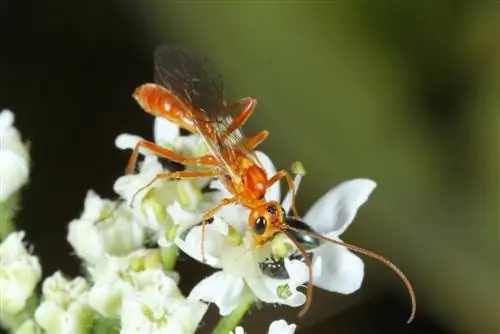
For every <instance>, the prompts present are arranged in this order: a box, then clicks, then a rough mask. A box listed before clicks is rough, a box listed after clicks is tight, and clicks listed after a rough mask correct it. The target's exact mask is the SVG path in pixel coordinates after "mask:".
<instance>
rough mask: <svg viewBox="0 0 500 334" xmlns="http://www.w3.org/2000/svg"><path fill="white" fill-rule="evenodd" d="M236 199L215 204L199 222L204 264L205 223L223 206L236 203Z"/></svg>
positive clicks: (227, 199)
mask: <svg viewBox="0 0 500 334" xmlns="http://www.w3.org/2000/svg"><path fill="white" fill-rule="evenodd" d="M237 201H238V198H237V197H233V198H224V199H223V200H222V201H221V202H220V203H219V204H217V205H216V206H215V207H214V208H213V209H211V210H210V211H207V212H205V214H204V215H203V219H202V221H201V259H202V260H203V262H205V233H206V224H207V221H208V220H210V219H211V218H212V217H213V216H214V215H215V214H216V213H217V211H219V210H220V209H222V208H223V207H224V206H226V205H229V204H231V203H234V202H237Z"/></svg>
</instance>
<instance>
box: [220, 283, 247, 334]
mask: <svg viewBox="0 0 500 334" xmlns="http://www.w3.org/2000/svg"><path fill="white" fill-rule="evenodd" d="M254 302H255V296H254V295H253V293H252V292H251V291H250V289H249V288H248V287H245V290H244V291H243V293H242V299H241V302H240V305H239V306H238V307H237V308H236V309H235V310H234V311H233V312H231V313H230V314H228V315H226V316H225V317H222V318H221V319H220V320H219V322H218V323H217V326H215V329H214V330H213V332H212V334H228V333H229V332H230V331H232V330H234V329H235V328H236V326H238V325H239V324H240V322H241V319H243V317H244V316H245V314H246V313H247V311H248V310H249V309H250V307H251V306H252V305H253V303H254Z"/></svg>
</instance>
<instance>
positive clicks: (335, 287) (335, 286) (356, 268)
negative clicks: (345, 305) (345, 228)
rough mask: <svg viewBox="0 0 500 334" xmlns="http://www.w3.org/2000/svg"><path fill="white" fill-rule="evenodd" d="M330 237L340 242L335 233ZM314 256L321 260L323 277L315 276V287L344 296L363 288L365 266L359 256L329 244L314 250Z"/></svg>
mask: <svg viewBox="0 0 500 334" xmlns="http://www.w3.org/2000/svg"><path fill="white" fill-rule="evenodd" d="M329 237H331V238H333V239H336V240H340V239H338V238H336V237H335V236H334V235H333V233H332V234H331V235H329ZM314 254H315V258H317V260H321V262H320V263H321V275H320V276H316V275H315V277H314V285H316V286H317V287H319V288H322V289H324V290H328V291H332V292H338V293H342V294H350V293H353V292H354V291H356V290H358V289H359V288H360V287H361V283H362V282H363V277H364V268H365V265H364V263H363V261H362V260H361V259H360V258H359V256H357V255H355V254H353V253H352V252H351V251H349V250H348V249H347V248H345V247H342V246H339V245H333V244H328V243H326V244H324V245H322V246H320V247H319V248H317V249H316V250H314Z"/></svg>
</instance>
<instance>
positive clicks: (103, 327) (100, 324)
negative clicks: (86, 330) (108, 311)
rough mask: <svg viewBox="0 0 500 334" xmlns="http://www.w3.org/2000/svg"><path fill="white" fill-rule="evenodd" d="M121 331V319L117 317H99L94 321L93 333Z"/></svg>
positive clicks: (108, 333)
mask: <svg viewBox="0 0 500 334" xmlns="http://www.w3.org/2000/svg"><path fill="white" fill-rule="evenodd" d="M119 332H120V321H119V320H116V319H105V318H102V319H99V320H96V322H95V323H94V327H93V329H92V333H93V334H118V333H119Z"/></svg>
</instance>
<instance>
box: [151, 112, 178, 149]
mask: <svg viewBox="0 0 500 334" xmlns="http://www.w3.org/2000/svg"><path fill="white" fill-rule="evenodd" d="M177 137H179V126H178V125H177V124H175V123H173V122H171V121H169V120H168V119H166V118H163V117H156V118H155V124H154V138H155V143H157V144H158V145H162V146H163V145H172V144H173V143H174V141H175V139H176V138H177Z"/></svg>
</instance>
